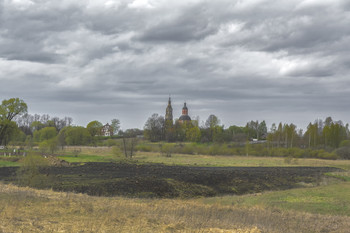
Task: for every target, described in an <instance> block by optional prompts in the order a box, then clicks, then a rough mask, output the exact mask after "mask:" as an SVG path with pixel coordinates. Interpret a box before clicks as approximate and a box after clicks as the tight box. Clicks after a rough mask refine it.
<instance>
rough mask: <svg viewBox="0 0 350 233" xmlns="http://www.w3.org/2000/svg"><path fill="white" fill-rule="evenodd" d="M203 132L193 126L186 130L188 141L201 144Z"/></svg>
mask: <svg viewBox="0 0 350 233" xmlns="http://www.w3.org/2000/svg"><path fill="white" fill-rule="evenodd" d="M200 140H201V131H200V129H199V128H198V127H197V126H193V127H191V128H189V129H187V130H186V141H190V142H200Z"/></svg>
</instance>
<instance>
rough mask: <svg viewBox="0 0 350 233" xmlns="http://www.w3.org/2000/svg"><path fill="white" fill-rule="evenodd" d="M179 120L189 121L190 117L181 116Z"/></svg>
mask: <svg viewBox="0 0 350 233" xmlns="http://www.w3.org/2000/svg"><path fill="white" fill-rule="evenodd" d="M179 120H180V121H191V117H190V116H189V115H181V116H180V118H179Z"/></svg>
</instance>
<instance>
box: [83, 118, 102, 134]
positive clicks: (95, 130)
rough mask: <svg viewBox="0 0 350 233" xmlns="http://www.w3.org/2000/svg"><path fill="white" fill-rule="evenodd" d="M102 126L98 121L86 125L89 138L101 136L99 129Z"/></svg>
mask: <svg viewBox="0 0 350 233" xmlns="http://www.w3.org/2000/svg"><path fill="white" fill-rule="evenodd" d="M102 127H103V125H102V123H101V122H99V121H91V122H90V123H89V124H87V126H86V128H87V130H88V131H89V133H90V135H91V136H96V135H101V129H102Z"/></svg>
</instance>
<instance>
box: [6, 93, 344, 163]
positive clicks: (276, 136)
mask: <svg viewBox="0 0 350 233" xmlns="http://www.w3.org/2000/svg"><path fill="white" fill-rule="evenodd" d="M72 123H73V119H72V118H71V117H64V118H62V119H61V118H59V117H50V116H49V115H47V114H44V115H38V114H35V115H30V114H28V113H27V105H26V103H24V101H23V100H20V99H18V98H12V99H9V100H3V101H2V104H1V105H0V145H8V144H10V145H17V146H22V147H29V148H32V147H33V146H40V147H41V148H46V150H47V151H51V152H52V153H53V152H54V151H55V150H57V148H59V147H62V148H63V147H64V146H74V145H89V146H118V142H117V140H116V139H118V138H135V137H138V138H139V137H140V136H141V135H143V136H144V139H145V140H148V141H150V142H152V143H160V142H162V143H165V142H168V145H167V147H168V149H165V147H164V148H158V149H154V146H150V144H149V145H147V143H145V142H142V143H138V145H137V146H136V150H141V151H154V150H158V151H160V150H171V151H172V152H174V153H184V152H186V153H190V154H191V153H201V154H212V155H215V154H223V155H247V154H250V155H258V156H259V155H260V156H285V157H315V158H327V159H336V158H343V159H350V132H349V124H344V123H343V122H342V121H335V120H333V119H332V118H331V117H327V118H326V119H325V120H316V121H314V122H313V123H312V122H310V123H309V125H308V127H307V130H306V131H305V132H303V130H301V129H298V128H297V126H296V125H294V124H293V123H291V124H283V123H282V122H281V123H279V124H275V123H274V124H272V126H271V127H270V128H269V129H268V128H267V126H266V123H265V121H261V122H259V121H249V122H247V124H246V125H245V126H236V125H232V126H229V127H227V128H225V127H224V126H223V125H222V124H220V120H219V118H218V117H217V116H215V115H210V116H209V117H208V119H207V120H206V121H205V123H204V124H202V125H199V124H198V120H194V121H191V122H184V123H180V122H179V121H175V122H167V121H165V119H164V117H163V116H160V115H158V114H153V115H152V116H151V117H149V118H148V119H147V121H146V123H145V126H144V129H143V130H140V129H127V130H124V131H122V130H119V129H120V122H119V120H118V119H113V120H111V123H110V125H111V131H112V132H111V134H114V135H113V136H110V137H104V136H102V135H101V133H100V132H101V128H102V126H103V125H102V124H101V123H100V122H98V121H96V120H94V121H91V122H90V123H89V124H88V125H87V126H86V127H82V126H73V125H72ZM188 142H191V144H188ZM169 143H173V145H172V146H171V145H170V144H169ZM174 143H175V144H177V145H180V146H175V144H174ZM183 143H185V144H183ZM186 143H187V144H186ZM202 144H205V145H206V147H205V146H200V145H202ZM190 147H191V148H190ZM203 148H205V149H203Z"/></svg>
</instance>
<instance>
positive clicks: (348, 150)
mask: <svg viewBox="0 0 350 233" xmlns="http://www.w3.org/2000/svg"><path fill="white" fill-rule="evenodd" d="M334 153H335V154H337V155H338V156H339V157H340V158H341V159H350V146H345V147H340V148H338V149H336V150H335V151H334Z"/></svg>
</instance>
